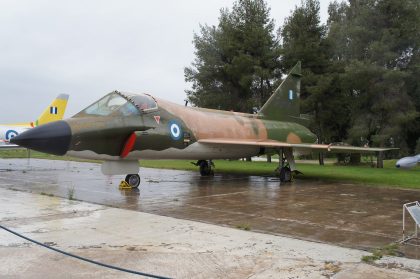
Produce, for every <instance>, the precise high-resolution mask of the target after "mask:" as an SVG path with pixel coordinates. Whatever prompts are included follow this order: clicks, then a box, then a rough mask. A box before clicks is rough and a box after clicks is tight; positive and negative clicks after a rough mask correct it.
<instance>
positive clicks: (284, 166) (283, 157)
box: [276, 148, 301, 182]
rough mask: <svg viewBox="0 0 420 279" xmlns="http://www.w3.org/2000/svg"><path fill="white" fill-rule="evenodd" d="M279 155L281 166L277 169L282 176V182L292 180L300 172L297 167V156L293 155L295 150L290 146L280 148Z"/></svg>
mask: <svg viewBox="0 0 420 279" xmlns="http://www.w3.org/2000/svg"><path fill="white" fill-rule="evenodd" d="M278 155H279V166H278V167H277V169H276V172H277V173H278V175H279V177H280V182H292V181H293V179H294V177H295V175H297V174H300V173H301V172H299V171H298V170H296V169H295V158H294V157H293V150H292V149H290V148H285V149H283V148H282V149H280V150H279V152H278Z"/></svg>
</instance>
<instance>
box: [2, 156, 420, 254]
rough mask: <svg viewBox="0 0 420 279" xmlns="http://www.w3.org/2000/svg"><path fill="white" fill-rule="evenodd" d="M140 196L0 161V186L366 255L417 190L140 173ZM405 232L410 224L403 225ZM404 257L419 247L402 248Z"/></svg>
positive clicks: (107, 180)
mask: <svg viewBox="0 0 420 279" xmlns="http://www.w3.org/2000/svg"><path fill="white" fill-rule="evenodd" d="M141 177H142V182H141V186H140V190H119V189H118V184H119V182H120V180H121V179H123V177H122V176H112V177H110V176H108V177H107V176H103V175H102V174H101V172H100V165H97V164H92V163H79V162H67V161H49V160H37V159H30V160H27V159H1V160H0V187H2V188H6V189H15V190H20V191H28V192H33V193H39V194H45V195H54V196H60V197H64V198H70V197H74V198H75V199H77V200H81V201H87V202H91V203H97V204H103V205H108V206H113V207H118V208H124V209H130V210H136V211H142V212H147V213H153V214H158V215H162V216H170V217H175V218H180V219H188V220H196V221H200V222H206V223H212V224H218V225H224V226H229V227H241V228H249V229H251V230H253V231H260V232H264V233H269V234H278V235H287V236H291V237H295V238H301V239H307V240H313V241H319V242H325V243H332V244H336V245H340V246H345V247H352V248H359V249H365V250H367V249H371V248H373V247H375V248H376V247H380V246H384V245H386V244H389V243H391V242H394V241H397V240H399V239H401V237H402V235H401V233H402V205H403V204H404V203H407V202H411V201H415V200H419V199H420V191H415V190H400V189H388V188H380V187H367V186H360V185H352V184H348V183H347V184H345V183H331V182H328V183H326V182H322V181H307V180H305V181H302V180H297V181H295V182H294V183H292V184H284V185H280V183H279V181H278V179H276V178H275V177H261V176H240V175H219V174H216V175H215V176H214V177H205V178H202V177H200V175H199V174H198V172H197V173H195V172H188V171H176V170H160V169H148V168H141ZM407 224H409V225H410V226H409V228H410V229H412V228H413V223H412V222H411V221H410V222H407ZM399 251H400V252H401V254H404V255H405V256H407V257H412V258H416V259H419V258H420V248H417V247H414V246H403V247H401V248H400V250H399Z"/></svg>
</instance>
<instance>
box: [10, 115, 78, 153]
mask: <svg viewBox="0 0 420 279" xmlns="http://www.w3.org/2000/svg"><path fill="white" fill-rule="evenodd" d="M10 142H11V143H13V144H17V145H19V146H22V147H25V148H29V149H33V150H36V151H40V152H44V153H49V154H53V155H64V154H66V153H67V151H68V149H69V146H70V142H71V129H70V125H69V124H68V123H67V122H66V121H63V120H60V121H55V122H51V123H48V124H45V125H41V126H38V127H35V128H32V129H29V130H27V131H25V132H23V133H21V134H19V135H17V136H16V137H14V138H12V139H11V140H10Z"/></svg>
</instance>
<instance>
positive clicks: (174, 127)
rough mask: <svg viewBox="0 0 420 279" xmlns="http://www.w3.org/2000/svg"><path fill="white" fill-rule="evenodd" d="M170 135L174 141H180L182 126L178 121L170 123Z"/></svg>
mask: <svg viewBox="0 0 420 279" xmlns="http://www.w3.org/2000/svg"><path fill="white" fill-rule="evenodd" d="M169 134H170V135H171V138H172V139H174V140H179V139H180V138H181V136H182V129H181V125H179V123H178V122H177V121H176V120H171V121H169Z"/></svg>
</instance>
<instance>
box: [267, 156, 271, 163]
mask: <svg viewBox="0 0 420 279" xmlns="http://www.w3.org/2000/svg"><path fill="white" fill-rule="evenodd" d="M267 163H271V155H267Z"/></svg>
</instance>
